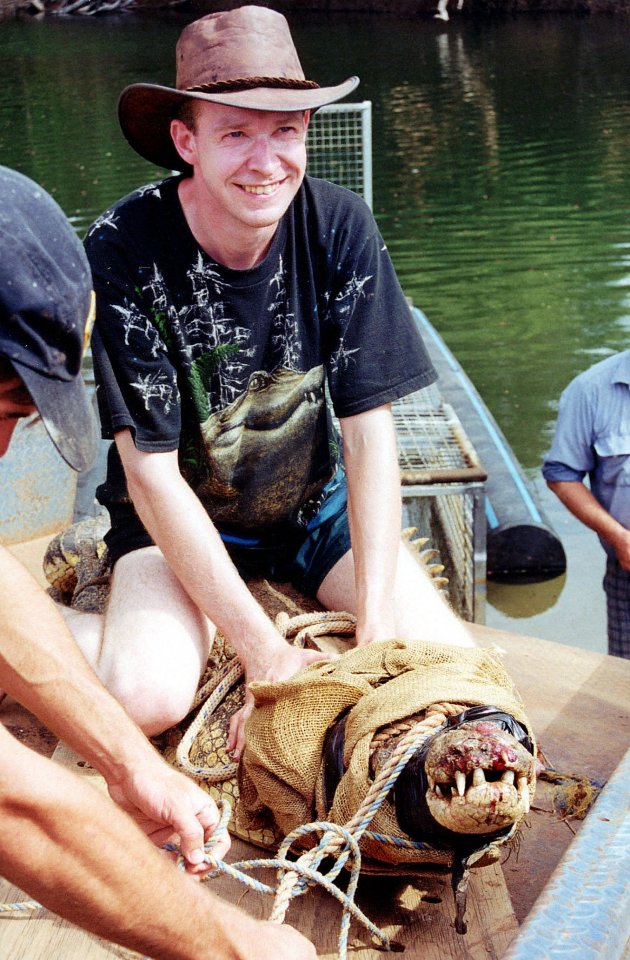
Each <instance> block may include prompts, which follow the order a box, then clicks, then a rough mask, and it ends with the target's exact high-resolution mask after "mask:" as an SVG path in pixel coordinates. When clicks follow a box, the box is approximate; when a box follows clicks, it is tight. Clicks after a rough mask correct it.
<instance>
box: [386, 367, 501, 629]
mask: <svg viewBox="0 0 630 960" xmlns="http://www.w3.org/2000/svg"><path fill="white" fill-rule="evenodd" d="M392 410H393V414H394V423H395V425H396V435H397V439H398V460H399V464H400V471H401V480H402V498H403V524H404V526H408V527H415V528H416V529H417V530H418V532H419V534H421V535H422V536H429V538H430V540H431V542H432V544H433V545H434V546H435V547H436V549H437V550H438V552H439V554H440V560H441V562H442V563H443V564H444V566H445V574H446V576H447V578H448V594H449V599H450V602H451V604H452V605H453V607H454V608H455V609H456V610H457V612H458V613H459V614H460V616H462V617H463V618H464V619H465V620H475V621H477V622H483V620H484V603H485V573H486V518H485V490H484V483H485V480H486V473H485V471H484V470H483V468H482V467H481V465H480V463H479V460H478V457H477V454H476V452H475V450H474V448H473V447H472V445H471V443H470V441H469V440H468V437H467V436H466V433H465V432H464V429H463V427H462V425H461V423H460V421H459V418H458V417H457V415H456V414H455V412H454V410H453V409H452V407H450V406H449V405H448V404H447V403H444V401H443V399H442V396H441V394H440V392H439V390H438V388H437V387H436V386H435V385H433V386H430V387H427V388H426V389H425V390H420V391H418V392H417V393H412V394H410V395H409V396H407V397H403V398H402V399H400V400H397V401H396V402H395V403H394V404H393V406H392Z"/></svg>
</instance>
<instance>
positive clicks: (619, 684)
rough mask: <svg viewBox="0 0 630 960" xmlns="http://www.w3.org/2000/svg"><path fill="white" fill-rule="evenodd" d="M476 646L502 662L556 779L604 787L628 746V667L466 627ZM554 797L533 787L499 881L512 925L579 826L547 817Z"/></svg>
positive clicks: (628, 664) (549, 790)
mask: <svg viewBox="0 0 630 960" xmlns="http://www.w3.org/2000/svg"><path fill="white" fill-rule="evenodd" d="M472 629H473V631H474V632H475V635H476V638H477V640H478V642H479V643H480V644H482V645H483V646H491V647H493V648H495V649H497V650H498V651H499V652H501V653H502V654H503V656H504V660H505V665H506V667H507V669H508V671H509V673H510V676H511V677H512V678H513V679H514V681H515V683H516V685H517V687H518V689H519V692H520V694H521V696H522V698H523V700H524V702H525V707H526V710H527V713H528V716H529V718H530V720H531V723H532V726H533V728H534V731H535V732H536V736H537V738H538V741H539V744H540V747H541V748H542V750H543V752H544V754H545V756H546V757H547V759H548V761H549V763H550V765H551V766H553V767H554V769H556V770H558V771H560V772H562V773H572V774H576V775H578V776H584V777H590V778H592V779H594V780H599V781H601V782H605V781H606V780H607V779H608V778H609V777H610V776H611V774H612V773H613V772H614V770H615V768H616V767H617V765H618V764H619V763H620V761H621V759H622V757H623V756H624V754H625V751H626V750H627V747H628V743H630V661H629V660H622V659H621V658H620V657H609V656H606V655H604V654H600V653H592V652H591V651H588V650H580V649H577V648H575V647H568V646H564V644H560V643H555V642H552V641H549V640H539V639H536V638H534V637H527V636H520V635H517V634H514V633H507V632H505V631H502V630H494V629H492V628H490V627H480V626H473V627H472ZM553 795H554V790H553V788H551V787H548V786H546V785H545V784H540V783H539V786H538V789H537V791H536V798H535V801H534V805H533V808H532V810H531V811H530V814H529V816H528V829H524V830H522V831H521V833H520V844H519V848H518V853H517V854H513V855H512V856H511V857H510V859H509V860H508V861H507V862H506V863H505V864H504V865H503V874H504V877H505V880H506V883H507V887H508V890H509V892H510V897H511V900H512V904H513V906H514V911H515V914H516V917H517V920H518V922H519V923H522V922H523V920H524V919H525V918H526V917H527V915H528V913H529V912H530V910H531V908H532V907H533V905H534V903H535V901H536V899H537V898H538V896H539V895H540V894H541V893H542V891H543V890H544V888H545V886H546V884H547V882H548V881H549V879H550V877H551V875H552V873H553V871H554V870H555V869H556V867H557V866H558V864H559V862H560V860H561V858H562V856H563V855H564V853H565V851H566V849H567V847H568V846H569V844H570V842H571V841H572V840H573V837H574V836H575V834H576V833H577V832H578V831H579V830H580V827H581V823H582V822H581V821H580V820H571V821H569V822H564V821H562V820H561V819H559V817H558V816H557V815H555V814H554V813H553V812H550V811H551V810H552V804H553V799H554V796H553Z"/></svg>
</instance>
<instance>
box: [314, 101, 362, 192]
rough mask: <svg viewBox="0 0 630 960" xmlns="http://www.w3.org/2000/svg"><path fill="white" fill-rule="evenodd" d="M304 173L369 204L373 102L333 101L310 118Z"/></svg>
mask: <svg viewBox="0 0 630 960" xmlns="http://www.w3.org/2000/svg"><path fill="white" fill-rule="evenodd" d="M307 172H308V173H309V174H310V175H311V176H312V177H321V178H322V179H323V180H332V181H333V183H338V184H341V186H344V187H347V188H348V189H349V190H354V192H355V193H358V194H360V196H362V197H363V199H364V200H365V202H366V203H367V204H368V206H369V207H370V208H371V207H372V103H371V101H369V100H364V101H363V102H362V103H334V104H328V106H325V107H321V108H320V109H319V110H318V111H317V112H316V113H315V114H314V115H313V117H312V119H311V124H310V127H309V135H308V165H307Z"/></svg>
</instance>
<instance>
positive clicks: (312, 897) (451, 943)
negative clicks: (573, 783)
mask: <svg viewBox="0 0 630 960" xmlns="http://www.w3.org/2000/svg"><path fill="white" fill-rule="evenodd" d="M16 552H18V551H16ZM18 555H19V552H18ZM473 629H474V631H475V634H476V636H477V639H478V641H479V643H480V644H481V645H483V646H489V647H492V648H494V649H496V650H498V651H499V652H501V653H502V654H503V656H504V659H505V664H506V667H507V669H508V670H509V672H510V674H511V676H512V677H513V678H514V680H515V682H516V684H517V687H518V689H519V691H520V694H521V696H522V698H523V700H524V702H525V705H526V709H527V712H528V715H529V717H530V719H531V722H532V724H533V726H534V729H535V731H536V735H537V737H538V740H539V742H540V746H541V748H542V750H543V751H544V754H545V756H546V758H547V760H548V762H549V765H550V766H552V767H553V768H554V769H555V770H557V771H560V772H562V773H572V774H576V775H580V776H586V777H589V778H593V779H596V780H601V781H605V780H606V779H608V777H610V775H611V774H612V773H613V771H614V769H615V767H616V766H617V764H618V763H619V762H620V760H621V758H622V757H623V755H624V753H625V751H626V749H627V745H628V743H629V742H630V661H626V660H621V659H619V658H616V657H608V656H604V655H601V654H597V653H591V652H589V651H585V650H580V649H576V648H572V647H567V646H564V645H562V644H557V643H551V642H549V641H545V640H539V639H536V638H533V637H527V636H520V635H517V634H512V633H507V632H505V631H499V630H493V629H491V628H488V627H482V626H473ZM0 721H2V722H3V723H5V724H6V726H7V727H8V728H9V729H10V730H11V731H12V732H13V733H14V734H15V735H16V736H18V737H19V738H20V739H21V740H23V741H24V742H25V743H28V744H29V745H30V746H32V747H33V748H34V749H37V750H39V751H41V752H43V753H45V754H47V755H51V754H52V753H53V751H54V758H55V760H56V761H58V762H60V763H64V764H66V765H69V766H71V767H74V769H75V770H76V772H77V773H78V774H79V775H81V776H84V777H86V776H87V777H91V778H92V779H94V780H96V781H98V780H100V778H98V776H97V775H96V774H95V773H94V771H91V770H90V769H89V768H87V769H86V767H85V766H78V765H77V764H78V758H77V757H76V756H75V755H73V754H71V752H70V751H68V749H67V748H66V747H64V746H63V745H59V746H57V747H56V748H55V743H56V741H55V740H54V738H52V737H51V736H50V734H49V733H48V731H45V730H44V728H42V727H41V724H39V722H38V721H37V720H36V719H35V718H34V717H32V716H31V715H30V714H28V713H27V711H25V710H23V709H22V708H21V707H19V706H18V705H17V704H15V703H14V702H13V701H11V700H10V699H9V698H7V699H6V700H5V701H4V703H3V704H2V705H0ZM552 802H553V798H552V795H551V788H550V787H549V786H548V785H546V784H539V788H538V790H537V793H536V797H535V801H534V804H533V807H532V810H531V811H530V814H529V816H528V818H527V826H526V827H525V829H524V830H522V831H521V835H520V844H519V846H518V849H517V850H516V849H515V850H513V851H512V852H511V853H510V855H509V856H508V857H507V859H506V861H505V862H504V863H503V864H502V865H494V866H492V867H486V868H483V869H481V870H477V871H473V872H472V879H471V884H470V891H469V901H468V912H467V918H468V921H469V929H468V933H467V934H466V935H465V936H460V935H458V934H456V933H455V931H454V929H453V916H454V906H453V897H452V893H451V889H450V878H449V877H448V876H447V875H442V876H432V877H428V878H425V877H422V878H414V880H413V881H411V882H410V881H408V880H402V879H398V878H391V877H389V878H388V877H363V878H362V880H361V885H360V892H359V896H358V903H359V905H360V906H361V908H362V909H364V910H365V912H366V913H367V914H368V916H369V917H370V918H371V919H372V920H373V921H374V922H375V923H376V924H377V925H379V926H381V927H383V928H384V929H385V930H386V931H387V933H388V934H389V935H390V936H391V937H392V939H393V940H394V941H396V942H397V943H399V944H401V945H402V946H404V955H405V957H406V958H408V960H415V958H418V960H420V958H422V960H451V958H453V960H501V957H502V956H504V954H505V953H506V952H507V949H508V947H509V944H510V942H511V941H512V939H513V938H514V936H515V934H516V932H517V930H518V925H519V923H521V922H522V921H523V920H524V919H525V918H526V916H527V915H528V913H529V912H530V910H531V908H532V906H533V904H534V902H535V900H536V898H537V897H538V896H539V894H541V893H542V891H543V889H544V887H545V885H546V883H547V881H548V879H549V878H550V876H551V874H552V873H553V871H554V869H555V868H556V866H557V864H558V862H559V861H560V859H561V857H562V855H563V854H564V852H565V851H566V849H567V847H568V846H569V844H570V842H571V840H572V839H573V836H574V835H575V833H576V832H577V831H579V829H580V825H581V822H580V821H578V820H570V821H566V822H565V821H563V820H561V819H560V818H559V817H558V815H556V814H555V813H554V812H553V809H552ZM259 855H260V851H258V850H256V849H255V848H253V847H249V846H248V845H247V844H244V843H242V842H241V841H234V843H233V847H232V851H231V853H230V857H229V859H230V860H236V859H248V858H250V857H258V856H259ZM265 874H267V876H265ZM272 876H273V874H272V873H271V872H270V871H263V872H262V876H261V879H263V880H265V879H266V880H267V881H268V880H270V879H271V878H272ZM209 887H210V889H211V890H212V891H213V892H216V893H218V894H219V895H222V896H225V897H227V898H229V899H230V900H231V901H234V902H237V903H239V904H240V906H241V907H242V908H243V909H245V910H247V911H248V912H250V913H252V914H253V915H255V916H259V917H266V916H268V914H269V911H270V909H271V898H270V897H265V896H263V895H260V894H258V893H255V892H252V891H249V890H247V889H246V888H245V887H243V886H241V885H240V884H237V883H236V882H235V881H232V880H230V879H228V878H225V879H219V880H215V881H211V882H210V884H209ZM16 899H24V895H23V894H21V893H20V892H19V891H17V890H16V888H15V887H12V886H11V885H10V884H9V883H7V882H5V881H2V880H1V879H0V901H1V902H7V901H13V900H16ZM339 920H340V908H339V905H338V904H337V902H336V901H333V900H332V899H331V898H329V897H328V895H327V894H325V893H324V892H323V891H314V892H311V893H309V894H307V895H306V896H304V897H302V898H300V899H299V900H298V901H297V902H296V903H294V904H292V905H291V906H290V908H289V912H288V914H287V921H288V922H290V923H293V924H294V925H295V926H296V927H298V929H300V930H302V931H303V932H304V933H305V935H306V936H309V937H310V938H311V939H312V940H313V942H314V943H315V944H316V946H317V949H318V953H319V955H320V956H321V957H323V958H327V960H333V958H334V957H335V956H336V950H337V938H338V931H339ZM350 943H351V949H350V957H351V958H353V960H354V958H356V960H376V958H377V957H382V956H383V954H382V952H380V951H378V950H376V949H375V948H374V947H373V946H371V945H370V944H369V943H367V942H366V935H365V932H364V930H363V929H362V928H360V927H359V926H358V925H357V924H355V923H353V925H352V928H351V934H350ZM0 957H3V958H4V957H6V958H7V960H9V958H10V960H100V958H106V957H120V953H119V952H118V949H117V948H116V947H113V946H111V945H108V944H105V943H104V942H103V941H99V940H97V939H95V938H94V937H92V936H90V935H89V934H87V933H84V932H83V931H81V930H78V929H77V928H75V927H73V926H72V925H71V924H68V923H66V922H65V921H62V920H60V919H59V918H57V917H55V916H53V915H52V914H50V913H48V912H47V911H46V910H39V911H37V912H36V913H34V914H33V915H31V916H30V917H29V918H28V919H24V917H23V915H17V916H10V917H9V916H7V915H0Z"/></svg>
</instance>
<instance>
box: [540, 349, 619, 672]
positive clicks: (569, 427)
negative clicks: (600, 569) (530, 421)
mask: <svg viewBox="0 0 630 960" xmlns="http://www.w3.org/2000/svg"><path fill="white" fill-rule="evenodd" d="M542 472H543V476H544V478H545V480H546V481H547V486H548V487H549V489H550V490H552V491H553V492H554V493H555V494H556V496H557V497H558V498H559V499H560V500H561V501H562V503H563V504H564V505H565V507H567V509H569V510H570V511H571V513H572V514H573V515H574V516H576V517H577V518H578V520H581V522H582V523H584V524H585V525H586V526H587V527H590V529H591V530H594V531H595V533H597V535H598V537H599V539H600V542H601V544H602V546H603V548H604V550H605V551H606V555H607V561H606V575H605V577H604V590H605V593H606V603H607V613H608V652H609V653H610V654H612V655H613V656H617V657H625V658H627V659H630V350H624V351H622V352H621V353H617V354H614V355H613V356H612V357H607V359H606V360H602V361H600V362H599V363H596V364H595V365H594V366H593V367H591V368H590V369H588V370H586V371H584V373H581V374H579V375H578V376H577V377H575V379H574V380H572V381H571V383H570V384H569V386H568V387H567V388H566V390H564V392H563V394H562V396H561V397H560V405H559V409H558V421H557V424H556V432H555V436H554V439H553V443H552V446H551V449H550V451H549V453H548V454H547V456H546V458H545V461H544V464H543V468H542ZM586 476H588V478H589V486H586V485H585V483H584V479H585V477H586Z"/></svg>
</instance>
